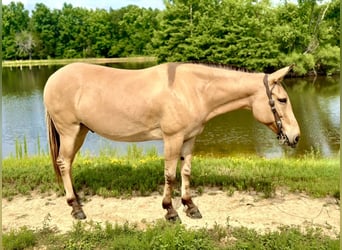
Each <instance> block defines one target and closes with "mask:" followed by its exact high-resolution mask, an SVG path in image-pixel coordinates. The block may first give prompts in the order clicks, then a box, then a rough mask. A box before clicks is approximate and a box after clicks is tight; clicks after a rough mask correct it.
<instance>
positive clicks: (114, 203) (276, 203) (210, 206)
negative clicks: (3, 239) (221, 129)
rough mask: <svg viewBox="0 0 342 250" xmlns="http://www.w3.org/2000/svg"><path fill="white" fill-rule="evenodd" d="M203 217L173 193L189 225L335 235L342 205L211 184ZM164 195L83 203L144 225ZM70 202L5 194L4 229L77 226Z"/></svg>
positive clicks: (158, 211) (91, 211)
mask: <svg viewBox="0 0 342 250" xmlns="http://www.w3.org/2000/svg"><path fill="white" fill-rule="evenodd" d="M193 200H194V202H195V204H197V205H198V207H199V209H200V211H201V213H202V215H203V218H202V219H190V218H188V217H187V216H186V215H185V213H184V212H183V206H182V205H181V201H180V198H175V199H174V206H175V207H176V208H177V211H178V213H179V216H180V217H181V220H182V223H183V224H184V225H186V227H189V228H203V227H205V228H210V227H213V226H214V225H215V224H219V225H223V226H226V225H228V224H229V225H230V226H234V227H235V226H236V227H239V226H244V227H248V228H252V229H255V230H257V231H258V232H260V233H263V232H267V231H269V230H271V231H273V230H277V229H278V227H279V226H281V225H288V226H299V227H301V228H302V229H305V228H306V227H307V226H310V227H320V228H322V230H323V232H324V233H325V234H327V235H329V236H331V237H333V238H334V237H336V236H337V235H338V234H339V232H340V207H339V202H338V201H337V200H336V199H334V198H324V199H312V198H309V197H308V196H306V195H304V194H292V193H285V192H280V191H279V192H277V194H276V196H275V197H274V198H271V199H262V198H260V197H259V196H258V195H256V194H253V193H244V192H235V193H234V194H233V195H232V196H228V195H227V193H225V192H222V191H216V190H207V191H206V192H204V194H202V195H200V196H197V197H194V199H193ZM161 202H162V196H161V195H159V194H153V195H151V196H148V197H133V198H130V199H117V198H106V199H105V198H102V197H99V196H90V197H86V201H85V202H84V203H83V204H84V206H83V209H84V211H85V213H86V215H87V221H91V220H92V221H95V222H100V223H103V222H106V221H109V222H111V223H118V224H123V223H125V222H130V223H135V224H136V225H137V226H138V227H140V228H144V227H146V225H147V224H149V223H153V222H154V221H156V220H157V219H162V218H164V214H165V211H164V210H163V209H162V207H161ZM70 212H71V208H70V207H69V206H68V205H67V204H66V200H65V198H64V197H56V196H55V195H51V196H42V195H39V194H32V195H31V196H17V197H15V198H14V199H13V200H12V201H8V200H6V199H3V200H2V229H3V232H6V231H9V230H11V229H15V228H20V227H22V226H28V227H29V228H32V229H37V228H42V227H43V225H44V223H45V224H48V226H50V227H56V228H57V229H58V230H59V231H60V232H66V231H68V230H70V229H72V226H73V223H74V222H75V220H74V219H72V217H71V215H70Z"/></svg>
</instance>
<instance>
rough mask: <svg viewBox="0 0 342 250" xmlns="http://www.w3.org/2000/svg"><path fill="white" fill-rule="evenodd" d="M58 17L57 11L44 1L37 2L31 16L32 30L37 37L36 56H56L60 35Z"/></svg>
mask: <svg viewBox="0 0 342 250" xmlns="http://www.w3.org/2000/svg"><path fill="white" fill-rule="evenodd" d="M57 19H58V12H57V11H51V10H50V9H49V8H48V7H47V6H46V5H44V4H42V3H38V4H36V6H35V9H34V10H33V11H32V17H31V27H32V32H33V34H34V35H35V37H36V47H35V50H36V51H35V55H36V57H38V58H48V57H51V58H54V57H55V56H56V52H55V49H56V41H57V37H58V35H59V34H58V30H57Z"/></svg>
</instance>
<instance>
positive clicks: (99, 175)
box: [2, 145, 339, 198]
mask: <svg viewBox="0 0 342 250" xmlns="http://www.w3.org/2000/svg"><path fill="white" fill-rule="evenodd" d="M112 155H113V154H112ZM192 163H193V167H192V178H191V188H192V189H193V190H196V191H197V193H199V194H201V193H202V192H203V190H204V188H206V187H215V188H220V189H222V190H225V191H227V192H228V193H232V192H233V191H236V190H237V191H246V190H247V191H248V190H254V191H257V192H260V193H262V194H264V195H265V197H270V196H272V195H273V194H274V193H275V191H276V189H277V188H283V187H285V188H287V189H288V190H289V191H291V192H306V193H307V194H309V195H311V196H313V197H324V196H334V197H336V198H339V159H338V158H320V157H316V156H314V155H308V156H306V157H303V158H286V159H264V158H260V157H257V156H251V157H244V156H235V157H231V158H227V157H226V158H210V157H202V156H195V157H194V159H193V162H192ZM2 164H3V170H2V185H3V186H2V188H3V189H2V193H3V197H7V198H11V197H13V196H14V195H17V194H29V193H30V192H31V191H33V190H35V191H39V192H42V193H44V192H49V191H53V192H59V193H60V194H61V195H62V194H63V192H64V191H63V189H62V188H61V187H60V186H59V185H58V184H57V183H56V181H55V176H54V171H53V169H52V166H51V162H50V158H49V157H48V156H46V155H43V156H35V157H26V158H25V157H24V158H22V159H16V158H7V159H4V160H3V162H2ZM177 175H178V177H177V180H178V182H177V186H176V188H175V195H178V193H179V189H180V176H179V171H178V172H177ZM73 176H74V182H75V188H76V190H82V191H83V192H84V194H85V195H94V194H98V195H101V196H104V197H119V196H132V195H149V194H150V193H151V192H156V191H157V192H160V193H162V190H163V184H164V167H163V159H162V158H161V157H159V156H157V154H156V152H155V151H154V150H152V151H149V152H147V153H142V150H140V149H139V148H137V147H135V146H134V145H133V146H132V147H130V148H129V149H128V151H127V155H125V156H122V157H118V156H115V152H114V156H110V154H109V153H106V154H102V155H100V156H97V157H91V156H87V155H83V156H82V155H78V157H77V158H76V161H75V163H74V168H73Z"/></svg>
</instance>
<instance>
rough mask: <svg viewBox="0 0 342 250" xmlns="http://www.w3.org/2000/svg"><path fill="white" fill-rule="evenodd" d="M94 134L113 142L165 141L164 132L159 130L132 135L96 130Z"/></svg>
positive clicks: (132, 133)
mask: <svg viewBox="0 0 342 250" xmlns="http://www.w3.org/2000/svg"><path fill="white" fill-rule="evenodd" d="M93 132H94V133H96V134H99V135H100V136H102V137H105V138H107V139H110V140H112V141H122V142H142V141H152V140H162V139H163V135H162V131H161V130H160V129H159V128H156V129H153V130H149V131H146V130H145V131H135V132H131V133H128V131H122V132H120V133H119V132H116V131H111V132H106V131H96V130H95V131H93Z"/></svg>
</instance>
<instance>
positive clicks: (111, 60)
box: [2, 57, 156, 67]
mask: <svg viewBox="0 0 342 250" xmlns="http://www.w3.org/2000/svg"><path fill="white" fill-rule="evenodd" d="M155 61H156V58H155V57H124V58H74V59H42V60H16V61H3V62H2V67H33V66H48V65H66V64H69V63H73V62H87V63H95V64H106V63H130V62H134V63H137V62H155Z"/></svg>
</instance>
